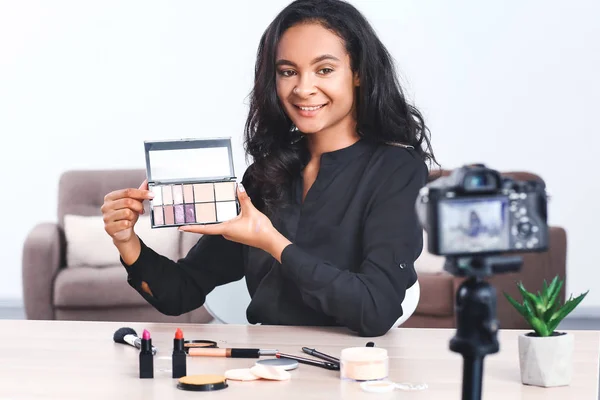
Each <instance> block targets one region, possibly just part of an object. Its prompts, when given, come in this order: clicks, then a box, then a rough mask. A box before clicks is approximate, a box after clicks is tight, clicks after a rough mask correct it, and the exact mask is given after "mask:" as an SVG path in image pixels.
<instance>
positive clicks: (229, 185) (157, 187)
mask: <svg viewBox="0 0 600 400" xmlns="http://www.w3.org/2000/svg"><path fill="white" fill-rule="evenodd" d="M144 145H145V151H146V170H147V171H146V173H147V176H148V187H149V189H150V190H151V191H152V193H153V194H154V198H153V199H152V200H151V202H150V206H151V210H152V213H151V221H152V227H153V228H161V227H174V226H181V225H190V224H215V223H220V222H224V221H227V220H230V219H232V218H235V217H236V216H237V215H238V214H239V203H238V200H237V196H236V184H235V174H234V170H233V161H232V159H233V158H232V151H231V141H230V139H229V138H217V139H182V140H175V141H153V142H144Z"/></svg>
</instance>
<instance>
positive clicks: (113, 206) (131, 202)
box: [102, 197, 144, 214]
mask: <svg viewBox="0 0 600 400" xmlns="http://www.w3.org/2000/svg"><path fill="white" fill-rule="evenodd" d="M123 208H128V209H130V210H133V211H135V212H137V213H140V214H143V212H144V204H143V203H142V202H141V201H140V200H136V199H132V198H129V197H128V198H124V199H118V200H114V201H110V202H107V203H104V205H103V206H102V213H103V214H105V213H109V212H110V211H112V210H120V209H123Z"/></svg>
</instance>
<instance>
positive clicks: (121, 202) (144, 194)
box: [100, 180, 154, 244]
mask: <svg viewBox="0 0 600 400" xmlns="http://www.w3.org/2000/svg"><path fill="white" fill-rule="evenodd" d="M152 197H154V195H153V194H152V192H150V191H149V190H148V181H147V180H145V181H144V182H143V183H142V184H141V185H140V187H139V188H137V189H133V188H128V189H120V190H115V191H113V192H110V193H109V194H107V195H106V196H105V197H104V204H103V205H102V207H101V208H100V210H101V211H102V217H103V219H104V230H105V231H106V233H108V234H109V235H110V237H112V239H113V242H115V244H117V243H126V242H128V241H130V240H131V239H132V238H133V237H134V236H135V235H134V232H133V227H134V226H135V223H136V222H137V220H138V218H139V216H140V214H143V213H144V204H143V201H144V200H148V199H151V198H152Z"/></svg>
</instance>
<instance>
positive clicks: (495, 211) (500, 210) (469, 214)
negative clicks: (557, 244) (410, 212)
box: [415, 164, 548, 257]
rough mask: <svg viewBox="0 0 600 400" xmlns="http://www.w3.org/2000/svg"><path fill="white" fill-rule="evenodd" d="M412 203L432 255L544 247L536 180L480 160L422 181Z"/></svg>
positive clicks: (543, 213) (543, 205)
mask: <svg viewBox="0 0 600 400" xmlns="http://www.w3.org/2000/svg"><path fill="white" fill-rule="evenodd" d="M415 206H416V211H417V215H418V217H419V221H420V223H421V225H422V226H423V228H424V229H425V230H426V231H427V234H428V243H427V246H428V250H429V252H430V253H432V254H436V255H441V256H452V257H465V256H490V255H495V254H502V253H522V252H540V251H545V250H547V248H548V225H547V194H546V189H545V186H544V183H543V182H541V181H535V180H533V181H517V180H514V179H512V178H508V177H503V176H502V175H501V174H500V173H499V172H498V171H495V170H493V169H489V168H486V167H485V165H483V164H475V165H469V166H464V167H461V168H458V169H456V170H454V171H453V172H452V173H451V174H450V175H449V176H445V177H440V178H438V179H436V180H434V181H433V182H431V183H429V184H428V185H426V186H424V187H423V188H422V189H421V191H420V192H419V195H418V197H417V201H416V205H415Z"/></svg>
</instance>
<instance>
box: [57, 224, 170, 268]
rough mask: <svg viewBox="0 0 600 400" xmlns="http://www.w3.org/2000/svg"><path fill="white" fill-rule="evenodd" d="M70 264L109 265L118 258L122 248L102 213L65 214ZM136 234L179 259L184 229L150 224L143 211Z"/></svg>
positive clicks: (67, 258)
mask: <svg viewBox="0 0 600 400" xmlns="http://www.w3.org/2000/svg"><path fill="white" fill-rule="evenodd" d="M64 231H65V239H66V244H67V256H66V262H67V267H107V266H110V265H114V264H115V263H118V262H119V251H118V250H117V248H116V247H115V245H114V244H113V241H112V239H111V237H110V236H109V235H108V234H107V233H106V231H105V230H104V221H103V220H102V217H101V216H81V215H65V219H64ZM135 232H136V234H137V235H138V236H139V237H140V238H141V239H142V240H143V241H144V243H146V244H147V245H148V247H150V248H152V249H153V250H154V251H156V252H157V253H159V254H162V255H164V256H165V257H168V258H170V259H171V260H177V259H178V258H179V254H180V252H179V246H180V243H179V242H180V238H181V232H179V231H178V230H177V229H174V228H161V229H152V228H150V217H149V216H146V215H141V216H140V218H139V220H138V222H137V224H136V225H135Z"/></svg>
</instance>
